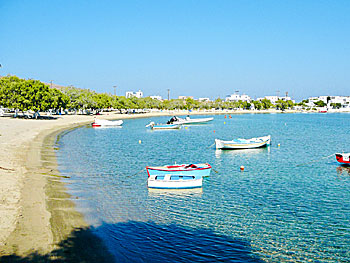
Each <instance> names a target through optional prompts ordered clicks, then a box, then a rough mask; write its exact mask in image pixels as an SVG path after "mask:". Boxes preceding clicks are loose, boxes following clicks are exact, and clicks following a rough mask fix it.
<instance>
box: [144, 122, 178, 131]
mask: <svg viewBox="0 0 350 263" xmlns="http://www.w3.org/2000/svg"><path fill="white" fill-rule="evenodd" d="M146 127H151V129H152V130H174V129H180V128H181V124H155V123H154V122H153V121H152V122H150V123H149V124H147V125H146Z"/></svg>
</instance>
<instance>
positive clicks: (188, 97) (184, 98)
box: [178, 96, 193, 100]
mask: <svg viewBox="0 0 350 263" xmlns="http://www.w3.org/2000/svg"><path fill="white" fill-rule="evenodd" d="M178 99H179V100H187V99H193V96H179V97H178Z"/></svg>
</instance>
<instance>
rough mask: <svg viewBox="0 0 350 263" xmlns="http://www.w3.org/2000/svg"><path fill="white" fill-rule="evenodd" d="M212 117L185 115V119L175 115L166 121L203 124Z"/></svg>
mask: <svg viewBox="0 0 350 263" xmlns="http://www.w3.org/2000/svg"><path fill="white" fill-rule="evenodd" d="M213 119H214V118H213V117H211V118H196V119H191V118H190V116H187V117H186V118H185V119H183V118H179V117H177V116H174V117H172V118H171V119H170V120H169V121H168V123H169V124H204V123H208V122H210V121H212V120H213Z"/></svg>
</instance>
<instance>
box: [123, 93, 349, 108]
mask: <svg viewBox="0 0 350 263" xmlns="http://www.w3.org/2000/svg"><path fill="white" fill-rule="evenodd" d="M125 97H126V98H132V97H136V98H142V97H143V92H142V91H141V90H139V91H137V92H133V91H127V92H126V93H125ZM149 97H150V98H151V99H156V100H159V101H163V98H162V97H161V96H159V95H154V96H149ZM168 99H169V97H168ZM177 99H179V100H187V99H192V100H197V101H198V102H213V101H212V100H210V99H209V98H198V99H195V98H194V97H193V96H178V98H177ZM264 100H267V101H270V102H271V104H272V105H276V104H278V102H280V101H283V102H288V101H290V102H292V103H293V109H296V110H298V109H300V110H301V109H303V108H325V109H348V110H350V96H331V95H328V96H318V97H309V98H307V99H304V100H302V101H301V102H299V103H296V102H295V100H294V99H292V98H291V97H289V96H288V92H286V95H285V96H265V97H261V98H257V99H255V100H253V99H252V98H251V97H250V96H248V95H246V94H242V95H241V94H239V93H237V92H236V93H234V94H231V95H227V96H226V97H225V98H224V99H222V101H225V102H246V103H249V104H250V109H252V110H254V109H255V105H256V104H254V101H264Z"/></svg>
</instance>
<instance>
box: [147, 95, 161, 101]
mask: <svg viewBox="0 0 350 263" xmlns="http://www.w3.org/2000/svg"><path fill="white" fill-rule="evenodd" d="M149 97H150V98H151V99H154V100H162V97H161V96H158V95H157V96H149Z"/></svg>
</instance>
